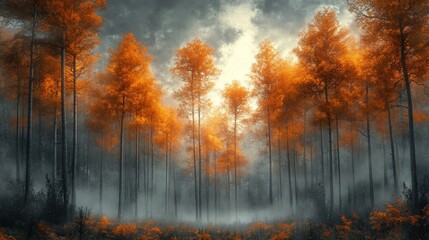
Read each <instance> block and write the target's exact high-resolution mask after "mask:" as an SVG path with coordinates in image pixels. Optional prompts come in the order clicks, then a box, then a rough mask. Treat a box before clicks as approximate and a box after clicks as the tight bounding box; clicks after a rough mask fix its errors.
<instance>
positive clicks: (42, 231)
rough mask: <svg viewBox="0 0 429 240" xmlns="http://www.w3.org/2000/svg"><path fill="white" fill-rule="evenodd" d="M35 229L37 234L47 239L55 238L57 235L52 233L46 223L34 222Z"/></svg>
mask: <svg viewBox="0 0 429 240" xmlns="http://www.w3.org/2000/svg"><path fill="white" fill-rule="evenodd" d="M36 229H37V235H38V236H39V237H40V238H42V239H47V240H54V239H57V237H56V236H55V234H54V231H53V230H52V228H51V227H50V226H49V225H48V224H45V223H38V224H36Z"/></svg>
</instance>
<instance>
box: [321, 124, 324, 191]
mask: <svg viewBox="0 0 429 240" xmlns="http://www.w3.org/2000/svg"><path fill="white" fill-rule="evenodd" d="M323 152H324V151H323V128H322V121H320V165H321V168H322V169H321V170H322V186H323V193H325V163H324V156H323ZM323 195H325V194H323ZM323 199H324V200H325V197H323Z"/></svg>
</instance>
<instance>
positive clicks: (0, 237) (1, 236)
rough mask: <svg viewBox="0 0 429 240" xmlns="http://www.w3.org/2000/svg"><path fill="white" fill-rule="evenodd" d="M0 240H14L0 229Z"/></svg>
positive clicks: (14, 239)
mask: <svg viewBox="0 0 429 240" xmlns="http://www.w3.org/2000/svg"><path fill="white" fill-rule="evenodd" d="M0 240H16V238H14V237H13V236H10V235H7V234H6V231H5V230H4V229H3V228H0Z"/></svg>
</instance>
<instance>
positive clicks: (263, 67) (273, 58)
mask: <svg viewBox="0 0 429 240" xmlns="http://www.w3.org/2000/svg"><path fill="white" fill-rule="evenodd" d="M278 66H279V57H278V52H277V50H276V49H275V48H274V46H273V44H272V43H271V42H270V41H268V40H264V41H263V42H262V43H261V44H260V50H259V53H258V54H257V55H256V63H254V64H253V65H252V71H251V74H250V77H251V79H252V83H253V86H254V93H253V94H254V95H255V96H256V97H257V98H258V110H259V111H260V112H261V114H262V113H263V116H264V120H263V122H264V123H265V124H266V130H267V131H266V132H267V147H268V163H269V201H270V204H272V203H273V184H272V183H273V177H272V159H271V145H272V141H271V138H272V136H271V135H272V134H271V133H272V126H271V125H272V112H273V111H274V109H273V108H274V104H275V97H274V90H275V86H276V84H277V80H278V74H279V68H278Z"/></svg>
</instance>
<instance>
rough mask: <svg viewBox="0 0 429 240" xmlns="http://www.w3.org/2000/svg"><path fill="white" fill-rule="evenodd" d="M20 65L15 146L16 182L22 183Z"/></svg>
mask: <svg viewBox="0 0 429 240" xmlns="http://www.w3.org/2000/svg"><path fill="white" fill-rule="evenodd" d="M19 71H20V69H19V63H17V66H16V77H17V80H18V86H17V93H16V145H15V150H16V152H15V154H16V155H15V158H16V182H17V183H18V182H20V181H21V161H20V158H19V157H20V156H19V140H20V139H19V122H20V119H19V118H20V116H19V106H20V101H21V76H20V72H19Z"/></svg>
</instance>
